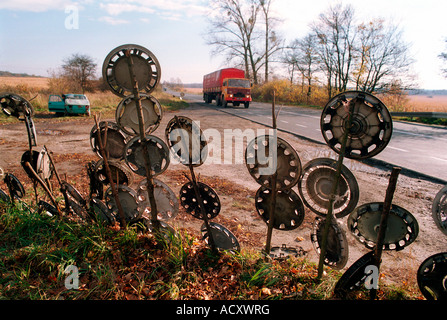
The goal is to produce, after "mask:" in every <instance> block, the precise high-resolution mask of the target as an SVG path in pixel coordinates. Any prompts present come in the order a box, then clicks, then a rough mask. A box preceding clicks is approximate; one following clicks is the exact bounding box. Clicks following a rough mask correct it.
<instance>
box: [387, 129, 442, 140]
mask: <svg viewBox="0 0 447 320" xmlns="http://www.w3.org/2000/svg"><path fill="white" fill-rule="evenodd" d="M393 131H394V132H398V133H402V134H408V135H410V136H417V137H424V138H429V139H433V137H432V136H429V135H426V134H422V133H414V132H408V131H403V130H399V129H393ZM436 140H443V141H447V139H444V138H439V137H436Z"/></svg>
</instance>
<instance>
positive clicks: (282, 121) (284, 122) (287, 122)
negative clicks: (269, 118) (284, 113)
mask: <svg viewBox="0 0 447 320" xmlns="http://www.w3.org/2000/svg"><path fill="white" fill-rule="evenodd" d="M279 121H281V122H284V123H289V121H286V120H279Z"/></svg>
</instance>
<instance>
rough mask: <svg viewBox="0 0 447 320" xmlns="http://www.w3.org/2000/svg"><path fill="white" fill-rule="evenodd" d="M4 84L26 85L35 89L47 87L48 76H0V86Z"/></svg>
mask: <svg viewBox="0 0 447 320" xmlns="http://www.w3.org/2000/svg"><path fill="white" fill-rule="evenodd" d="M4 85H8V86H18V85H26V86H28V87H32V88H36V89H46V88H47V87H48V78H41V77H0V87H3V86H4Z"/></svg>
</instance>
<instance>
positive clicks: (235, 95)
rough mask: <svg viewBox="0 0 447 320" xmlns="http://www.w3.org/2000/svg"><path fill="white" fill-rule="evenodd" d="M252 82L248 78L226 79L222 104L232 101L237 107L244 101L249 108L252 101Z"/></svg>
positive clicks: (223, 85) (225, 104) (223, 84)
mask: <svg viewBox="0 0 447 320" xmlns="http://www.w3.org/2000/svg"><path fill="white" fill-rule="evenodd" d="M250 91H251V84H250V80H248V79H231V78H227V79H224V81H223V83H222V99H221V100H222V101H221V103H222V106H223V107H227V104H228V103H232V104H233V106H235V107H237V106H239V104H241V103H243V104H244V107H245V108H248V107H249V105H250V101H251V92H250Z"/></svg>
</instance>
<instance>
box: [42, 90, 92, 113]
mask: <svg viewBox="0 0 447 320" xmlns="http://www.w3.org/2000/svg"><path fill="white" fill-rule="evenodd" d="M48 111H50V112H56V114H86V115H88V116H90V101H89V100H88V98H87V96H86V95H84V94H72V93H69V94H63V95H58V94H51V95H50V96H49V98H48Z"/></svg>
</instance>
